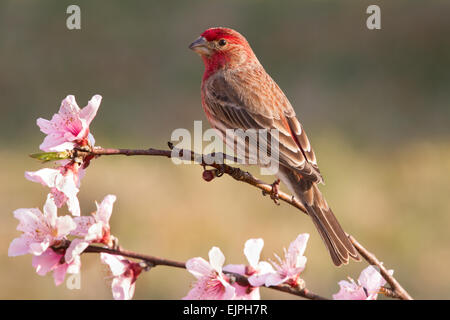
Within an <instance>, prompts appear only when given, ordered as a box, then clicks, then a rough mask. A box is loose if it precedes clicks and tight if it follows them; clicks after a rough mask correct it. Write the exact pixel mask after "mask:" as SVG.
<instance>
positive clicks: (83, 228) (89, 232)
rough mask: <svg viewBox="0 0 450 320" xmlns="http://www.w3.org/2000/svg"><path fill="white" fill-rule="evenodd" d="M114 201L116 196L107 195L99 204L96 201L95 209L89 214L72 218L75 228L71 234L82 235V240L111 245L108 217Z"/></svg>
mask: <svg viewBox="0 0 450 320" xmlns="http://www.w3.org/2000/svg"><path fill="white" fill-rule="evenodd" d="M115 201H116V196H114V195H107V196H106V197H105V198H104V199H103V201H102V202H101V203H100V205H99V204H98V203H96V206H97V211H96V212H93V213H92V215H91V216H83V217H76V218H74V221H75V223H76V224H77V228H76V229H75V230H73V231H72V233H71V234H72V235H75V236H78V237H84V240H86V241H88V242H91V243H92V242H96V243H103V244H105V245H107V246H112V239H111V228H110V226H109V219H110V218H111V213H112V209H113V205H114V202H115Z"/></svg>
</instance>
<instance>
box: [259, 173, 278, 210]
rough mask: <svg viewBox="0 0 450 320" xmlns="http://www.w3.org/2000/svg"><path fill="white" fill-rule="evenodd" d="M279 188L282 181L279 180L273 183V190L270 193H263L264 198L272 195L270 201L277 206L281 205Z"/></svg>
mask: <svg viewBox="0 0 450 320" xmlns="http://www.w3.org/2000/svg"><path fill="white" fill-rule="evenodd" d="M279 186H280V179H277V180H275V181H274V182H273V183H272V190H270V192H266V191H263V192H262V193H263V196H265V195H267V194H269V195H270V199H272V200H273V202H275V204H276V205H277V206H279V205H280V201H279V199H280V195H279V194H278V192H279Z"/></svg>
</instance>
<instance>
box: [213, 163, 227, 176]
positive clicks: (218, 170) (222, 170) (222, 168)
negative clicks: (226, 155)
mask: <svg viewBox="0 0 450 320" xmlns="http://www.w3.org/2000/svg"><path fill="white" fill-rule="evenodd" d="M218 166H219V168H216V170H215V171H214V173H215V176H216V177H218V178H220V177H221V176H223V174H224V173H225V166H224V165H223V164H218Z"/></svg>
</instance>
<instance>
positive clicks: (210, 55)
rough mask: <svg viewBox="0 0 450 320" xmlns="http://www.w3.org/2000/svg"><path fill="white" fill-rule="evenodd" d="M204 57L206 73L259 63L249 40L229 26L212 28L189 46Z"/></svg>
mask: <svg viewBox="0 0 450 320" xmlns="http://www.w3.org/2000/svg"><path fill="white" fill-rule="evenodd" d="M189 49H192V50H194V51H195V52H197V53H198V54H199V55H200V56H201V57H202V59H203V62H204V63H205V67H206V73H205V75H206V74H207V73H212V72H215V71H217V70H219V69H223V68H228V69H232V68H237V67H240V66H242V65H244V64H249V63H259V62H258V59H256V56H255V54H254V53H253V51H252V49H251V48H250V45H249V44H248V42H247V40H246V39H245V38H244V36H242V35H241V34H240V33H239V32H237V31H235V30H233V29H228V28H210V29H207V30H206V31H205V32H203V33H202V34H201V35H200V37H199V38H197V40H195V41H194V42H193V43H191V45H190V46H189Z"/></svg>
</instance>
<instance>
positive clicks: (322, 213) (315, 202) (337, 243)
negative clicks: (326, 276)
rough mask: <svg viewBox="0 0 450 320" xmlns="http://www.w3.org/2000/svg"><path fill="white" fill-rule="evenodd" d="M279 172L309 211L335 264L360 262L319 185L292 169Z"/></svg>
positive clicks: (281, 169) (282, 179)
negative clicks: (350, 261) (353, 260)
mask: <svg viewBox="0 0 450 320" xmlns="http://www.w3.org/2000/svg"><path fill="white" fill-rule="evenodd" d="M279 170H280V172H279V174H278V176H279V178H280V180H281V181H282V182H283V183H285V184H286V185H287V186H288V188H289V189H290V190H291V192H293V193H294V196H295V197H296V198H297V199H298V200H300V201H301V202H302V203H303V205H304V206H305V208H306V210H307V211H308V215H309V216H310V217H311V218H312V220H313V222H314V225H315V226H316V228H317V230H318V231H319V234H320V236H321V238H322V240H323V242H324V243H325V245H326V247H327V249H328V251H329V252H330V255H331V259H332V260H333V263H334V264H335V265H336V266H340V265H342V264H347V263H348V261H349V258H350V257H351V258H353V259H355V260H357V261H359V260H360V258H359V256H358V254H357V252H356V249H355V247H354V246H353V245H352V243H351V242H350V240H349V239H348V237H347V235H346V234H345V232H344V230H343V229H342V227H341V225H340V224H339V222H338V221H337V219H336V217H335V216H334V214H333V211H331V208H330V207H329V206H328V204H327V202H326V200H325V199H324V198H323V196H322V193H321V192H320V190H319V188H318V187H317V184H316V183H314V182H311V181H308V180H306V179H303V178H302V177H301V176H300V175H299V174H298V173H296V172H295V171H293V170H292V169H288V168H284V167H280V169H279Z"/></svg>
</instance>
